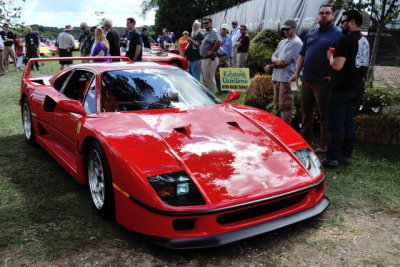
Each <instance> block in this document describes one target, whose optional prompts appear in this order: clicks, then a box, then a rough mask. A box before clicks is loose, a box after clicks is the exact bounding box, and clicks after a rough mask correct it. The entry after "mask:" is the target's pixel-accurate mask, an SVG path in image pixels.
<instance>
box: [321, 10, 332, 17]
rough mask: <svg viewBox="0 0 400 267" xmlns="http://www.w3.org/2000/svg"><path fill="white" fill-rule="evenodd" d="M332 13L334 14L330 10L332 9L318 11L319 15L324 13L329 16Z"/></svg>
mask: <svg viewBox="0 0 400 267" xmlns="http://www.w3.org/2000/svg"><path fill="white" fill-rule="evenodd" d="M330 14H332V12H330V11H326V12H323V11H321V12H319V13H318V15H320V16H323V15H327V16H329V15H330Z"/></svg>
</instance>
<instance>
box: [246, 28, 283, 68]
mask: <svg viewBox="0 0 400 267" xmlns="http://www.w3.org/2000/svg"><path fill="white" fill-rule="evenodd" d="M281 40H282V38H281V36H280V35H279V34H278V33H276V32H275V31H274V30H271V29H265V30H263V31H261V32H259V33H258V34H257V35H256V36H255V37H254V38H253V39H252V40H251V42H250V47H249V54H248V58H247V62H246V67H248V68H249V69H250V75H251V76H255V75H256V74H257V73H264V67H265V65H267V64H268V63H270V62H271V56H272V54H273V53H274V52H275V50H276V48H277V46H278V44H279V42H280V41H281Z"/></svg>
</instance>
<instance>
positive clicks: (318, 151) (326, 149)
mask: <svg viewBox="0 0 400 267" xmlns="http://www.w3.org/2000/svg"><path fill="white" fill-rule="evenodd" d="M327 151H328V146H320V147H319V148H317V149H316V150H315V153H326V152H327Z"/></svg>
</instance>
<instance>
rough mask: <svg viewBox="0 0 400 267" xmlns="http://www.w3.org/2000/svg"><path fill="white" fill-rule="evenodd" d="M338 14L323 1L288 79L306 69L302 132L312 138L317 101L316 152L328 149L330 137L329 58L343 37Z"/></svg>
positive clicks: (302, 95) (303, 87)
mask: <svg viewBox="0 0 400 267" xmlns="http://www.w3.org/2000/svg"><path fill="white" fill-rule="evenodd" d="M334 18H335V15H334V12H333V9H332V7H331V6H330V5H329V4H324V5H322V6H321V7H320V9H319V12H318V26H316V27H314V28H312V29H310V30H309V32H308V33H307V35H306V37H305V39H304V43H303V47H302V49H301V51H300V55H299V57H298V60H297V66H296V72H295V74H294V75H293V76H292V77H291V78H290V80H289V82H292V81H297V79H298V77H299V75H300V71H301V70H302V69H303V75H302V88H301V106H302V123H301V129H300V133H301V135H302V136H303V138H304V139H305V140H306V141H307V142H309V143H310V142H311V137H312V132H313V123H314V105H315V103H316V104H317V106H318V110H319V114H320V124H321V125H320V146H319V147H318V148H317V149H316V150H315V152H317V153H325V152H326V151H327V150H328V144H329V141H330V135H329V129H328V93H329V88H330V78H331V77H330V76H331V72H332V68H331V67H330V65H329V61H328V59H327V58H326V51H327V50H328V48H330V47H331V48H333V47H335V46H336V43H337V41H338V40H339V38H340V37H342V33H341V30H340V28H339V27H336V26H335V25H333V19H334Z"/></svg>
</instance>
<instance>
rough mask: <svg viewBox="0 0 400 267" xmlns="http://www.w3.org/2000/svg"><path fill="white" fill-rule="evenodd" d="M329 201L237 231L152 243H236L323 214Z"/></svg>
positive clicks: (200, 245) (190, 246)
mask: <svg viewBox="0 0 400 267" xmlns="http://www.w3.org/2000/svg"><path fill="white" fill-rule="evenodd" d="M329 203H330V202H329V199H328V198H327V197H323V198H322V199H321V201H320V202H318V203H317V204H316V205H315V206H313V207H311V208H309V209H306V210H303V211H300V212H297V213H294V214H291V215H288V216H285V217H281V218H278V219H275V220H271V221H267V222H264V223H260V224H257V225H253V226H250V227H247V228H242V229H239V230H236V231H232V232H228V233H223V234H219V235H213V236H205V237H193V238H160V237H151V241H152V242H153V243H155V244H157V245H160V246H163V247H167V248H171V249H196V248H209V247H218V246H222V245H225V244H228V243H232V242H236V241H239V240H242V239H245V238H249V237H253V236H257V235H260V234H263V233H267V232H271V231H274V230H276V229H279V228H283V227H285V226H288V225H291V224H294V223H297V222H300V221H304V220H306V219H309V218H312V217H314V216H317V215H319V214H321V213H322V212H323V211H324V210H325V209H326V208H327V207H328V206H329Z"/></svg>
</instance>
